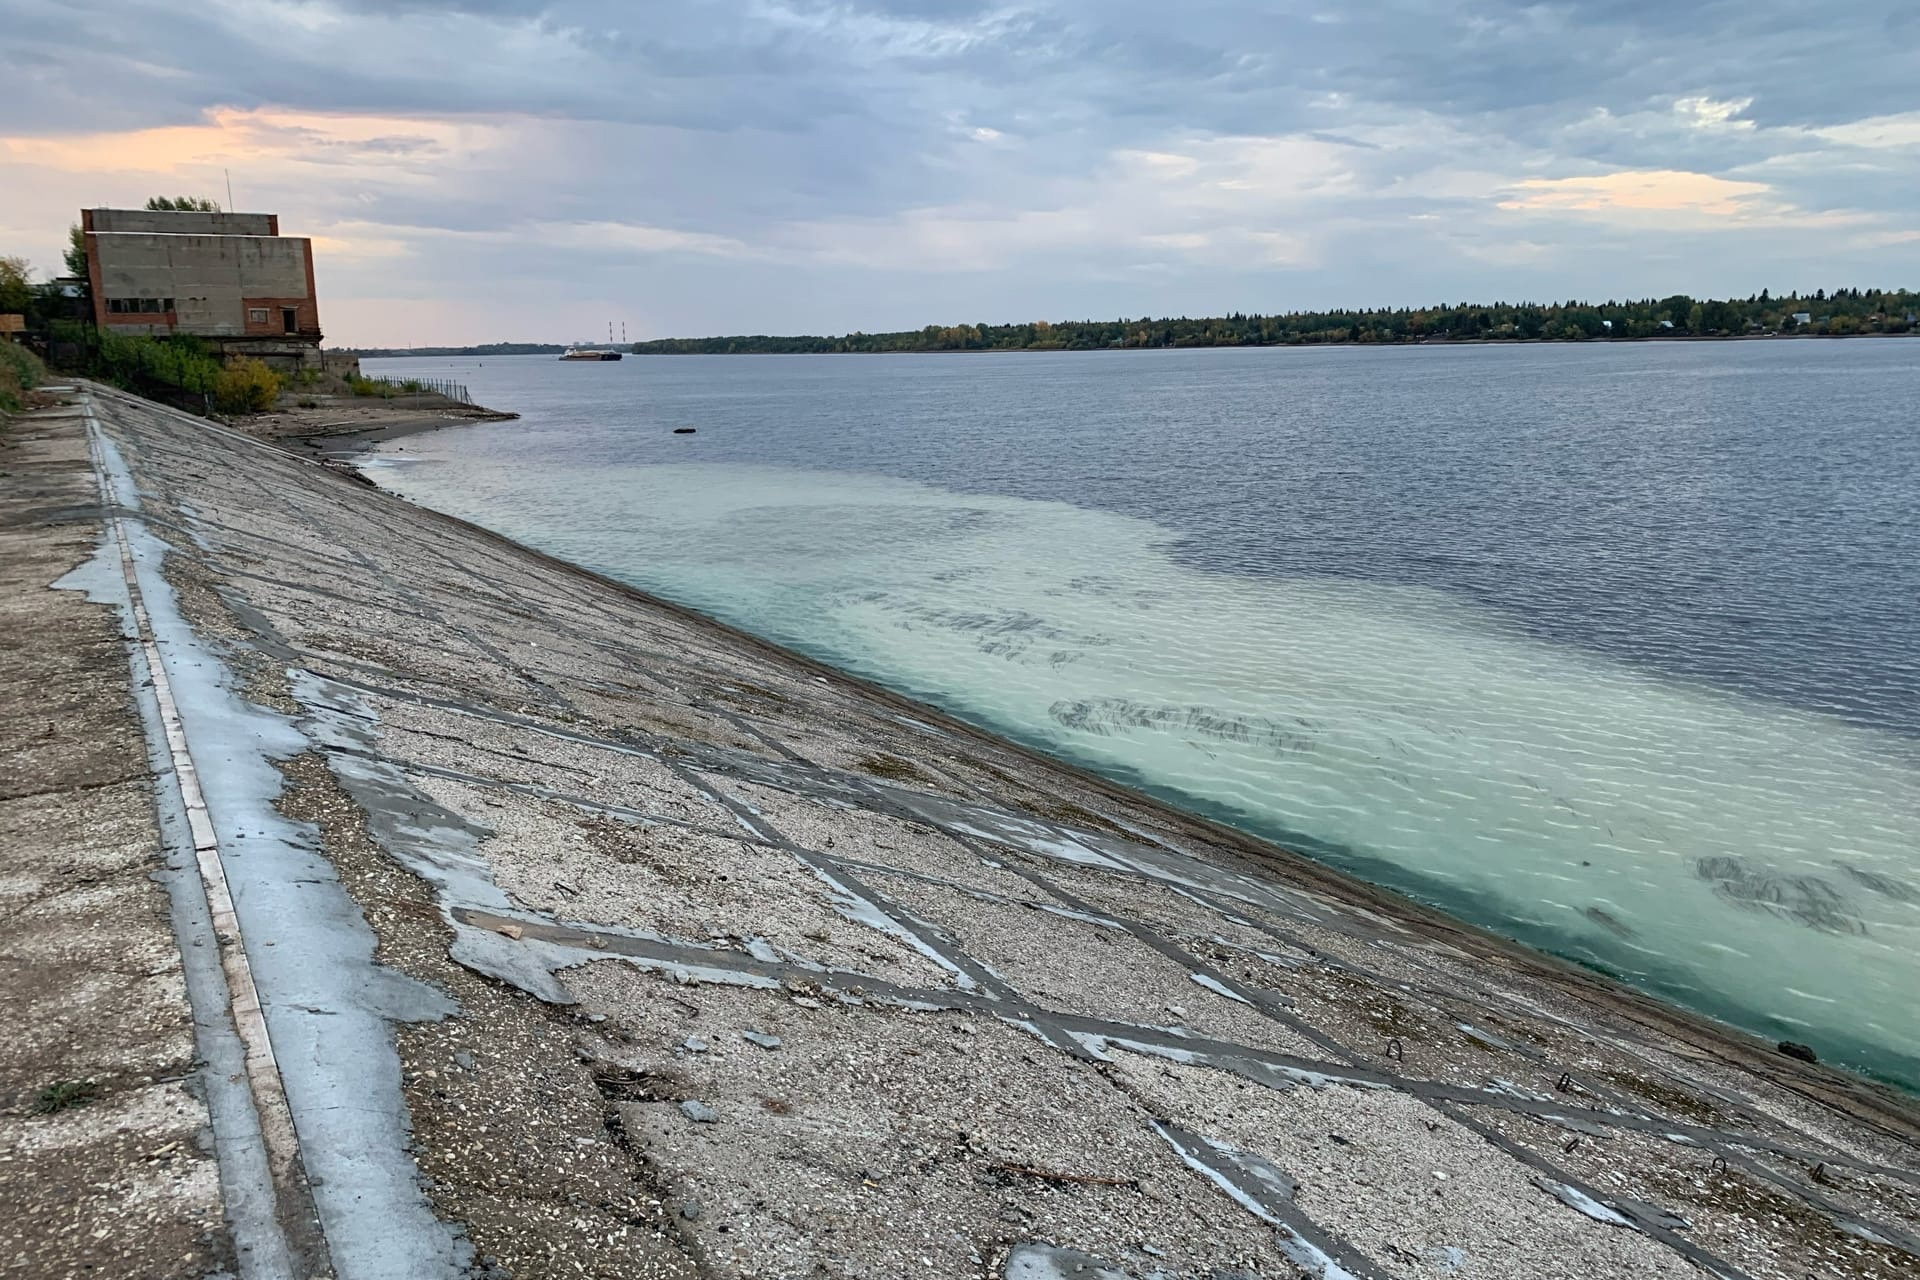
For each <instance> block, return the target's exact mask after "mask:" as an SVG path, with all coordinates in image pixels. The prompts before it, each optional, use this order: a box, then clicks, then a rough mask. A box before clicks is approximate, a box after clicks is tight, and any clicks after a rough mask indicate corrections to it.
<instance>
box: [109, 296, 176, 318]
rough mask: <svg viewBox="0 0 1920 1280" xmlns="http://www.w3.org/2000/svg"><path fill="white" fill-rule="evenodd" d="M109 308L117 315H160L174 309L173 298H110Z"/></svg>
mask: <svg viewBox="0 0 1920 1280" xmlns="http://www.w3.org/2000/svg"><path fill="white" fill-rule="evenodd" d="M107 310H108V311H110V312H112V313H113V314H115V315H123V316H126V315H159V314H160V313H161V312H163V311H171V310H173V299H172V298H108V299H107Z"/></svg>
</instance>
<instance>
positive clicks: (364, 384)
mask: <svg viewBox="0 0 1920 1280" xmlns="http://www.w3.org/2000/svg"><path fill="white" fill-rule="evenodd" d="M347 390H349V391H351V392H353V394H355V395H357V396H379V397H380V398H381V399H382V400H391V399H393V384H392V383H391V382H388V381H387V380H386V379H385V378H367V377H363V376H361V375H360V374H357V373H353V374H348V375H347Z"/></svg>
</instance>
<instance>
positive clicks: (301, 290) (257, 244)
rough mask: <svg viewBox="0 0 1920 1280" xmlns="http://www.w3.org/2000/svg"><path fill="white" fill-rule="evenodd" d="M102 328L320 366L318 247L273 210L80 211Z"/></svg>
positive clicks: (278, 362)
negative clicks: (288, 231)
mask: <svg viewBox="0 0 1920 1280" xmlns="http://www.w3.org/2000/svg"><path fill="white" fill-rule="evenodd" d="M80 226H81V230H82V231H83V232H84V233H85V235H86V242H87V273H88V276H89V281H90V283H91V285H92V291H93V319H94V323H95V324H96V325H98V326H99V327H100V329H101V331H102V332H108V333H120V334H127V335H146V336H152V337H165V336H168V335H170V334H176V333H182V334H191V335H193V336H194V337H197V338H200V339H202V340H203V341H204V342H205V343H206V344H207V346H208V347H209V348H211V349H212V350H214V351H215V352H217V353H218V354H220V355H222V356H223V357H234V356H242V355H246V356H255V357H257V358H259V359H261V360H264V361H266V362H267V363H268V364H270V365H273V366H275V367H277V368H281V369H297V368H318V367H319V366H320V363H321V360H320V310H319V304H318V303H317V302H316V301H315V298H314V291H313V245H312V242H311V241H309V240H307V239H306V238H305V237H301V236H283V235H281V234H280V218H279V215H278V214H272V213H211V212H200V211H185V210H158V209H83V210H81V213H80Z"/></svg>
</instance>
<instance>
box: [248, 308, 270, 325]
mask: <svg viewBox="0 0 1920 1280" xmlns="http://www.w3.org/2000/svg"><path fill="white" fill-rule="evenodd" d="M266 322H267V309H266V308H265V307H248V308H247V323H248V324H265V323H266Z"/></svg>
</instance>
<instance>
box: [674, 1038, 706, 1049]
mask: <svg viewBox="0 0 1920 1280" xmlns="http://www.w3.org/2000/svg"><path fill="white" fill-rule="evenodd" d="M680 1047H681V1048H682V1049H685V1050H686V1051H687V1052H688V1053H705V1052H706V1051H707V1042H706V1041H705V1040H702V1039H701V1038H700V1037H699V1036H688V1037H687V1038H686V1039H685V1040H682V1041H681V1042H680Z"/></svg>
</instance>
